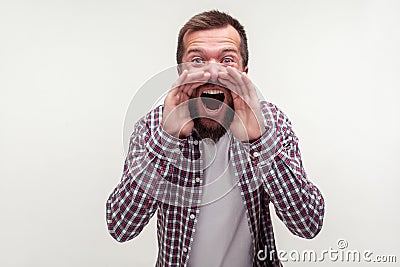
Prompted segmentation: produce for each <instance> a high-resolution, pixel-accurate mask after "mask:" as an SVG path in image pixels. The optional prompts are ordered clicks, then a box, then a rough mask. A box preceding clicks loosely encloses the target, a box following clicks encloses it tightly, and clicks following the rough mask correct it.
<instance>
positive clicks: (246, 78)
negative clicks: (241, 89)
mask: <svg viewBox="0 0 400 267" xmlns="http://www.w3.org/2000/svg"><path fill="white" fill-rule="evenodd" d="M242 79H243V82H244V84H245V86H246V88H247V90H248V92H249V95H250V98H251V99H258V95H257V92H256V88H255V86H254V84H253V82H252V81H251V80H250V78H249V76H247V73H245V72H243V73H242Z"/></svg>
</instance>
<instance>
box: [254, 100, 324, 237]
mask: <svg viewBox="0 0 400 267" xmlns="http://www.w3.org/2000/svg"><path fill="white" fill-rule="evenodd" d="M269 105H270V104H269ZM266 108H268V107H267V105H266V104H265V103H264V105H263V110H265V109H266ZM269 108H271V109H273V110H274V111H273V113H274V117H275V116H276V117H275V121H276V131H277V132H276V136H275V138H276V140H274V141H269V142H268V141H266V140H263V137H261V138H260V139H259V140H258V141H256V142H254V143H253V144H252V145H251V150H253V151H260V152H261V153H260V158H259V167H260V171H261V174H262V177H263V183H264V187H265V190H266V192H267V193H268V195H269V196H270V200H271V202H272V203H273V204H274V206H275V211H276V213H277V215H278V217H279V218H280V219H281V220H282V221H283V222H284V223H285V225H286V226H287V228H288V229H289V230H290V231H291V232H292V233H293V234H295V235H298V236H301V237H304V238H313V237H314V236H316V235H317V234H318V232H319V231H320V230H321V228H322V223H323V217H324V199H323V197H322V195H321V192H320V191H319V189H318V188H317V187H316V186H315V185H313V184H312V183H311V181H309V180H308V179H307V175H306V172H305V170H304V167H303V164H302V161H301V155H300V150H299V147H298V138H297V137H296V136H295V134H294V132H293V130H292V126H291V123H290V121H289V119H288V118H287V117H286V116H285V115H284V114H283V113H282V112H281V111H280V110H279V109H278V108H276V107H275V106H272V105H271V106H270V107H269ZM267 144H268V145H267ZM271 144H272V145H271ZM262 151H269V152H272V151H273V153H262ZM271 156H272V157H271Z"/></svg>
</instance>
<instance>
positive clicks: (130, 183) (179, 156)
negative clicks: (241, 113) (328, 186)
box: [106, 101, 324, 267]
mask: <svg viewBox="0 0 400 267" xmlns="http://www.w3.org/2000/svg"><path fill="white" fill-rule="evenodd" d="M261 109H262V112H263V115H264V122H265V125H266V129H267V130H266V131H265V133H264V134H263V135H262V136H261V137H260V138H259V139H257V140H255V141H254V142H252V143H244V142H240V141H238V140H236V139H233V140H232V142H231V144H230V149H229V156H230V159H231V162H232V165H233V167H234V172H235V177H236V179H237V186H238V187H239V190H240V192H241V196H242V200H243V203H244V205H245V207H246V210H247V221H248V225H249V229H250V233H251V237H252V240H253V248H254V250H253V251H254V255H253V257H254V260H253V266H281V263H280V261H279V259H278V257H277V250H276V247H275V239H274V233H273V229H272V223H271V217H270V208H269V203H270V202H272V204H273V206H274V208H275V211H276V214H277V215H278V217H279V218H280V219H281V220H282V222H283V223H284V224H285V225H286V227H287V228H288V229H289V230H290V231H291V232H292V233H293V234H295V235H297V236H300V237H304V238H313V237H314V236H315V235H316V234H317V233H318V232H319V231H320V229H321V227H322V221H323V216H324V199H323V197H322V195H321V193H320V191H319V190H318V188H317V187H316V186H315V185H313V184H312V183H311V182H310V181H309V180H308V179H307V176H306V173H305V171H304V168H303V165H302V161H301V157H300V151H299V148H298V139H297V137H296V136H295V134H294V132H293V130H292V128H291V123H290V121H289V119H288V118H287V117H286V116H285V115H284V114H283V113H282V112H281V111H280V110H279V109H278V108H277V107H276V106H275V105H273V104H271V103H268V102H265V101H262V102H261ZM162 111H163V107H162V106H159V107H157V108H156V109H154V110H153V111H151V112H149V113H148V114H147V115H146V116H144V117H143V118H142V119H141V120H140V121H138V122H137V123H136V125H135V128H134V132H133V134H132V136H131V141H130V146H129V152H128V155H127V158H126V161H125V165H124V171H123V176H122V179H121V181H120V183H119V184H118V186H117V187H116V188H115V189H114V191H113V192H112V193H111V195H110V197H109V199H108V201H107V204H106V209H107V211H106V217H107V224H108V230H109V232H110V234H111V235H112V237H113V238H115V239H116V240H117V241H119V242H124V241H128V240H130V239H132V238H134V237H135V236H137V235H138V234H139V233H140V232H141V231H142V229H143V227H144V226H146V224H147V223H148V222H149V220H150V218H151V217H152V216H153V215H154V213H155V211H156V210H158V212H157V238H158V246H159V250H158V259H157V263H156V266H157V267H161V266H179V267H181V266H187V262H188V258H189V256H190V250H191V245H192V242H193V237H194V233H195V231H196V224H197V218H198V216H199V210H200V209H199V207H200V204H201V195H202V181H203V166H202V163H203V160H202V158H201V153H200V145H199V143H200V142H201V141H200V140H198V138H197V136H196V135H195V134H192V135H190V136H188V137H187V138H186V139H178V138H174V137H173V136H171V135H169V134H168V133H166V132H165V131H163V130H162V128H161V127H160V123H161V120H162ZM265 248H267V251H265ZM260 250H263V251H264V252H263V253H265V252H266V253H267V254H266V256H265V254H262V256H263V257H262V258H261V260H260V258H259V257H258V256H260V255H258V256H257V254H258V252H259V251H260ZM264 256H265V257H264ZM264 258H265V259H264Z"/></svg>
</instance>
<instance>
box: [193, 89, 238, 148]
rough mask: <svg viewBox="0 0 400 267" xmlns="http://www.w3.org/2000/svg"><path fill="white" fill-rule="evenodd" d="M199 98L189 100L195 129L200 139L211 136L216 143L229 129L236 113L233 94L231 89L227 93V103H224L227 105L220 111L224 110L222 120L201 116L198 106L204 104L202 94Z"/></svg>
mask: <svg viewBox="0 0 400 267" xmlns="http://www.w3.org/2000/svg"><path fill="white" fill-rule="evenodd" d="M197 98H198V99H192V100H191V101H189V112H190V116H191V118H192V119H193V123H194V126H193V131H194V133H195V134H196V135H197V136H198V137H199V138H200V139H205V138H210V139H212V140H213V141H214V142H215V143H216V142H218V141H219V139H220V138H221V137H222V136H223V135H224V134H225V133H226V130H227V129H229V127H230V125H231V123H232V121H233V118H234V115H235V108H234V104H233V97H232V94H231V92H229V91H228V92H227V93H225V98H226V100H227V103H226V104H225V103H224V104H225V105H226V106H225V107H223V110H221V111H220V112H224V114H223V118H222V120H221V122H219V121H216V120H214V119H212V118H209V117H201V116H200V115H199V109H198V106H199V105H202V103H200V102H201V101H202V100H201V97H200V96H199V97H197ZM214 101H217V100H214ZM228 107H229V108H228Z"/></svg>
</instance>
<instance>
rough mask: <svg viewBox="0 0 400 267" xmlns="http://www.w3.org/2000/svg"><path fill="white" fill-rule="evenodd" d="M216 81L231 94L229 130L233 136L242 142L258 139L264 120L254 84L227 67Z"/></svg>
mask: <svg viewBox="0 0 400 267" xmlns="http://www.w3.org/2000/svg"><path fill="white" fill-rule="evenodd" d="M218 79H219V81H220V83H222V84H224V85H225V86H226V87H227V88H228V89H230V90H231V93H232V97H233V104H234V107H235V117H234V119H233V121H232V124H231V126H230V129H231V131H232V133H233V134H234V136H235V137H236V138H237V139H238V140H240V141H242V142H248V141H253V140H256V139H258V138H260V137H261V135H262V134H263V132H264V119H263V116H262V113H261V107H260V102H259V99H258V96H257V92H256V90H255V87H254V84H253V83H252V82H251V80H250V79H249V77H248V76H247V74H246V73H245V72H240V71H238V70H237V69H235V68H232V67H227V68H226V72H219V73H218Z"/></svg>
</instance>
